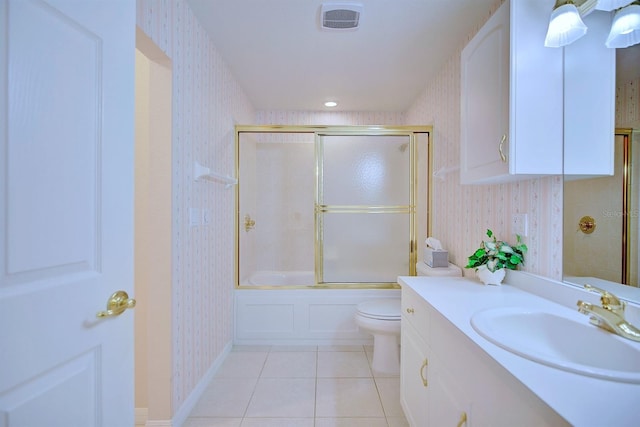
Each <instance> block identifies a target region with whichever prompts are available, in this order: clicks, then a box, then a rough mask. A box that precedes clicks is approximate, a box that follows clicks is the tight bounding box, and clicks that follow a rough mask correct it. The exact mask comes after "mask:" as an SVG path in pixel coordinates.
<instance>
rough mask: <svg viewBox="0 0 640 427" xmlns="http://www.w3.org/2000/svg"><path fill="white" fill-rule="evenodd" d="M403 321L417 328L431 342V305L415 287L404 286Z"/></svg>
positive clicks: (424, 338)
mask: <svg viewBox="0 0 640 427" xmlns="http://www.w3.org/2000/svg"><path fill="white" fill-rule="evenodd" d="M402 321H403V322H408V323H409V324H410V325H411V326H413V327H414V328H415V330H416V331H417V332H418V334H419V335H420V337H421V338H422V339H423V340H425V341H426V342H427V343H428V342H429V306H428V304H427V303H426V302H425V301H424V299H422V298H421V297H420V296H418V294H417V293H415V291H413V289H410V288H406V287H405V288H402Z"/></svg>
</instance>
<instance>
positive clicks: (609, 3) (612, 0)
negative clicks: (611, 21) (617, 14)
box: [598, 0, 632, 12]
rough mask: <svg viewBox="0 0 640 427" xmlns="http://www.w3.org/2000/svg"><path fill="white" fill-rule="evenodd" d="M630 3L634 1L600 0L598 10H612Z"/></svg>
mask: <svg viewBox="0 0 640 427" xmlns="http://www.w3.org/2000/svg"><path fill="white" fill-rule="evenodd" d="M629 3H632V0H598V10H605V11H607V12H611V11H612V10H616V9H620V8H621V7H625V6H626V5H628V4H629Z"/></svg>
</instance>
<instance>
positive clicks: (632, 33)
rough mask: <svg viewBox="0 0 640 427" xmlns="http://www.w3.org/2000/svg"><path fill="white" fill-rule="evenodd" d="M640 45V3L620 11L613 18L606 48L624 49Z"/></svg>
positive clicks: (634, 3)
mask: <svg viewBox="0 0 640 427" xmlns="http://www.w3.org/2000/svg"><path fill="white" fill-rule="evenodd" d="M638 43H640V1H635V2H633V3H631V4H630V5H628V6H626V7H623V8H621V9H618V10H617V11H616V14H615V15H614V17H613V23H612V24H611V32H610V33H609V37H607V41H606V43H605V44H606V46H607V47H610V48H624V47H629V46H633V45H634V44H638Z"/></svg>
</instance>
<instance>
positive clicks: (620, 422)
mask: <svg viewBox="0 0 640 427" xmlns="http://www.w3.org/2000/svg"><path fill="white" fill-rule="evenodd" d="M399 283H400V285H401V287H402V338H401V340H402V356H401V374H400V375H401V376H400V379H401V402H402V407H403V409H404V411H405V415H406V417H407V420H408V421H409V423H410V425H411V426H412V427H418V426H436V427H440V426H456V425H458V426H467V427H470V426H492V427H495V426H536V427H539V426H564V425H573V426H603V427H604V426H618V427H620V426H633V425H640V415H639V414H638V412H637V409H638V408H639V407H640V369H637V368H636V366H640V343H638V342H633V341H630V340H627V339H624V338H621V337H619V336H616V335H614V334H612V333H610V332H607V331H604V330H602V329H600V328H597V327H596V326H593V325H591V324H590V323H589V317H588V316H585V315H583V314H581V313H579V312H578V311H577V307H576V302H577V301H578V300H579V299H581V300H584V301H588V302H591V303H594V304H596V303H599V295H597V294H594V293H589V292H587V291H584V290H582V289H579V288H577V287H572V286H567V285H565V284H562V283H560V282H555V281H551V280H548V279H545V278H541V277H538V276H535V275H531V274H528V273H523V272H511V271H510V272H509V274H508V275H507V279H506V284H504V285H502V286H485V285H482V284H481V283H480V282H479V281H477V280H475V279H468V278H430V277H400V278H399ZM536 294H537V295H536ZM505 312H506V313H507V314H508V315H514V313H515V315H516V317H512V318H508V317H503V318H501V319H510V320H509V321H508V323H500V322H499V321H498V322H494V326H498V329H501V327H500V325H503V326H509V327H512V326H515V325H516V323H515V321H514V319H516V320H521V319H520V317H518V316H519V315H520V314H521V313H522V314H524V315H525V318H526V319H527V321H525V322H523V323H521V324H520V325H521V326H515V327H512V328H511V329H512V330H511V331H508V330H509V328H505V330H507V332H506V333H507V334H509V333H513V332H514V330H515V331H516V332H517V331H518V330H520V329H522V332H523V334H525V333H526V335H530V336H525V335H518V334H515V335H513V336H514V337H518V336H519V338H521V339H523V340H522V341H521V343H523V344H517V345H516V347H518V345H520V346H522V347H523V348H522V349H523V350H525V351H524V352H523V354H524V355H518V354H515V353H514V352H513V351H509V350H507V349H505V348H506V347H505V346H503V345H497V344H494V343H493V342H492V341H490V340H489V339H487V338H484V337H483V335H481V334H480V333H479V332H478V331H477V330H476V329H477V328H479V327H480V326H482V322H483V321H484V322H485V324H484V327H485V328H486V327H487V326H486V325H487V324H486V321H487V319H489V325H491V322H490V321H491V319H493V320H495V318H494V315H504V314H505ZM639 312H640V307H638V306H633V305H631V304H628V306H627V319H628V320H629V321H630V322H631V323H635V325H638V320H639V319H640V315H639ZM478 313H481V314H478ZM494 313H496V314H494ZM531 313H534V314H539V315H540V316H541V317H535V316H533V317H526V316H527V315H530V314H531ZM553 316H557V318H558V319H560V320H561V321H562V322H565V321H566V322H568V323H567V324H570V325H574V326H575V327H576V328H577V329H576V330H577V331H578V333H571V332H569V333H566V332H562V331H571V329H564V327H563V326H562V325H563V324H564V323H562V322H561V324H559V326H558V327H557V328H554V327H553V326H554V324H553V322H552V323H551V327H550V328H547V327H545V326H544V325H538V324H536V323H535V322H536V321H540V322H545V321H547V320H548V319H551V318H552V317H553ZM472 319H475V320H476V326H475V328H476V329H474V326H472ZM553 319H555V317H553ZM528 320H531V322H529V321H528ZM532 322H534V323H533V324H532ZM583 325H584V328H586V329H582V327H583ZM545 328H546V329H549V330H548V332H549V334H551V336H552V339H551V340H549V339H548V338H549V337H541V336H540V331H544V329H545ZM498 332H499V331H498ZM580 332H586V333H580ZM563 333H565V334H566V335H571V336H564V335H562V334H563ZM543 335H544V334H543ZM554 335H555V336H554ZM487 336H488V335H487ZM585 337H587V338H585ZM589 337H590V338H589ZM527 338H530V339H529V340H528V339H527ZM556 338H557V339H558V341H555V342H554V339H556ZM592 339H593V341H594V342H593V344H594V345H593V346H591V341H592ZM581 341H587V344H585V343H584V342H581ZM538 342H539V343H540V346H541V350H544V351H542V352H541V353H542V354H544V353H547V354H548V353H549V352H548V351H547V350H548V347H549V346H555V345H556V343H557V344H558V345H559V347H558V348H562V347H563V346H564V348H565V349H568V350H569V351H568V353H567V354H566V355H565V354H556V355H552V356H553V357H552V358H551V359H552V360H551V362H558V361H559V362H560V364H562V363H563V362H564V361H565V360H563V359H564V358H566V359H567V360H566V362H567V364H566V366H565V367H564V368H562V367H557V366H551V365H550V364H549V363H546V361H542V362H540V361H534V360H531V357H529V356H528V355H527V353H533V356H536V355H535V353H536V351H535V350H536V345H537V343H538ZM550 343H551V344H550ZM574 343H575V347H577V348H574V346H573V344H574ZM602 343H605V345H603V344H602ZM533 344H536V345H533ZM607 344H611V345H610V348H611V350H610V351H609V349H608V348H607V349H606V351H603V349H604V347H609V346H608V345H607ZM527 346H529V347H528V350H532V349H533V350H534V351H533V352H531V351H529V352H528V351H526V350H527V349H526V348H525V347H527ZM619 349H623V350H625V351H624V352H623V353H625V352H627V353H629V354H631V355H632V356H635V353H636V352H637V355H638V356H639V357H632V358H631V359H632V360H626V361H625V360H623V359H624V357H625V356H626V357H627V359H629V358H628V356H629V354H622V355H620V354H618V353H619ZM627 350H628V351H627ZM582 352H584V354H585V356H587V357H585V360H577V358H579V357H580V355H581V354H583V353H582ZM594 358H595V359H596V362H597V363H596V365H599V363H600V362H599V360H602V367H603V369H589V368H590V367H589V366H587V367H586V370H587V371H589V370H591V371H592V372H588V373H587V374H584V373H576V372H572V371H571V369H573V368H576V367H577V369H576V370H577V371H581V369H582V368H583V367H584V366H583V365H584V364H587V365H589V364H590V363H591V362H592V361H593V360H594ZM598 358H602V359H598ZM609 358H610V359H609ZM616 358H619V359H620V360H616ZM636 361H637V362H636ZM618 362H619V364H620V365H619V366H624V367H623V368H621V369H622V372H617V371H615V370H612V369H610V368H611V367H612V366H618ZM636 363H637V365H636ZM598 367H599V366H596V368H598ZM625 370H626V371H625ZM610 374H611V376H612V378H615V379H614V380H612V379H605V378H608V376H609V375H610ZM633 381H635V382H633Z"/></svg>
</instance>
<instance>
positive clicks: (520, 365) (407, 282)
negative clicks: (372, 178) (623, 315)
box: [398, 276, 640, 427]
mask: <svg viewBox="0 0 640 427" xmlns="http://www.w3.org/2000/svg"><path fill="white" fill-rule="evenodd" d="M398 283H399V284H400V286H401V287H404V286H407V287H410V288H411V289H413V290H414V291H415V292H416V293H417V294H418V295H419V296H420V297H422V298H424V299H425V300H426V302H427V303H428V304H429V305H430V306H432V307H433V308H434V309H435V310H437V311H438V312H439V313H440V314H442V315H443V316H444V317H445V318H447V319H448V320H449V321H450V322H451V323H452V324H453V325H454V326H455V327H456V328H458V329H459V330H460V331H462V333H464V334H465V335H466V336H467V337H468V338H469V339H470V340H471V341H473V342H474V343H475V344H476V345H478V347H480V348H481V349H482V350H483V351H484V352H486V353H487V354H488V355H489V356H491V357H492V358H493V359H494V360H495V361H496V362H498V363H499V364H500V365H502V367H504V368H505V369H506V370H507V371H509V372H510V373H511V374H512V375H513V376H514V377H515V378H517V379H518V380H519V381H520V382H521V383H522V384H524V385H525V386H526V387H527V388H528V389H530V390H531V391H532V392H533V393H535V394H536V395H537V396H538V397H539V398H540V399H541V400H542V401H544V402H545V403H546V404H547V405H548V406H549V407H551V408H552V409H553V410H554V411H556V412H557V413H558V414H559V415H560V416H562V417H563V418H564V419H565V420H566V421H567V422H569V423H570V424H572V425H574V426H594V427H608V426H618V427H621V426H632V425H640V414H639V413H638V408H640V384H632V383H624V382H616V381H609V380H604V379H599V378H594V377H590V376H584V375H579V374H575V373H571V372H567V371H564V370H561V369H557V368H554V367H550V366H547V365H543V364H541V363H537V362H534V361H531V360H529V359H526V358H524V357H521V356H518V355H515V354H513V353H511V352H509V351H507V350H504V349H503V348H501V347H499V346H497V345H495V344H493V343H492V342H490V341H488V340H487V339H485V338H484V337H482V336H481V335H479V334H478V333H477V332H476V331H475V330H474V329H473V327H472V326H471V323H470V319H471V316H472V315H473V314H474V313H476V312H478V311H481V310H485V309H490V308H500V307H526V308H530V309H539V310H544V311H547V312H550V313H556V314H559V315H562V316H564V317H569V318H572V319H575V320H578V321H580V322H585V323H588V322H589V318H588V317H587V316H585V315H583V314H580V313H579V312H578V311H577V309H576V310H573V309H570V308H568V307H566V306H564V305H560V304H558V303H556V302H553V301H551V300H548V299H544V298H542V297H540V296H536V295H534V294H531V293H528V292H525V291H524V290H521V289H519V288H518V287H515V286H512V285H509V284H504V285H502V286H485V285H483V284H481V283H480V282H479V281H477V280H474V279H469V278H457V277H446V278H443V277H413V276H411V277H410V276H402V277H399V280H398ZM593 327H594V328H595V326H593ZM616 338H619V337H616ZM619 339H622V338H619ZM626 341H627V342H629V343H631V345H634V346H636V345H637V346H638V348H639V349H640V343H634V342H631V341H628V340H626ZM585 351H589V350H588V349H585Z"/></svg>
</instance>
